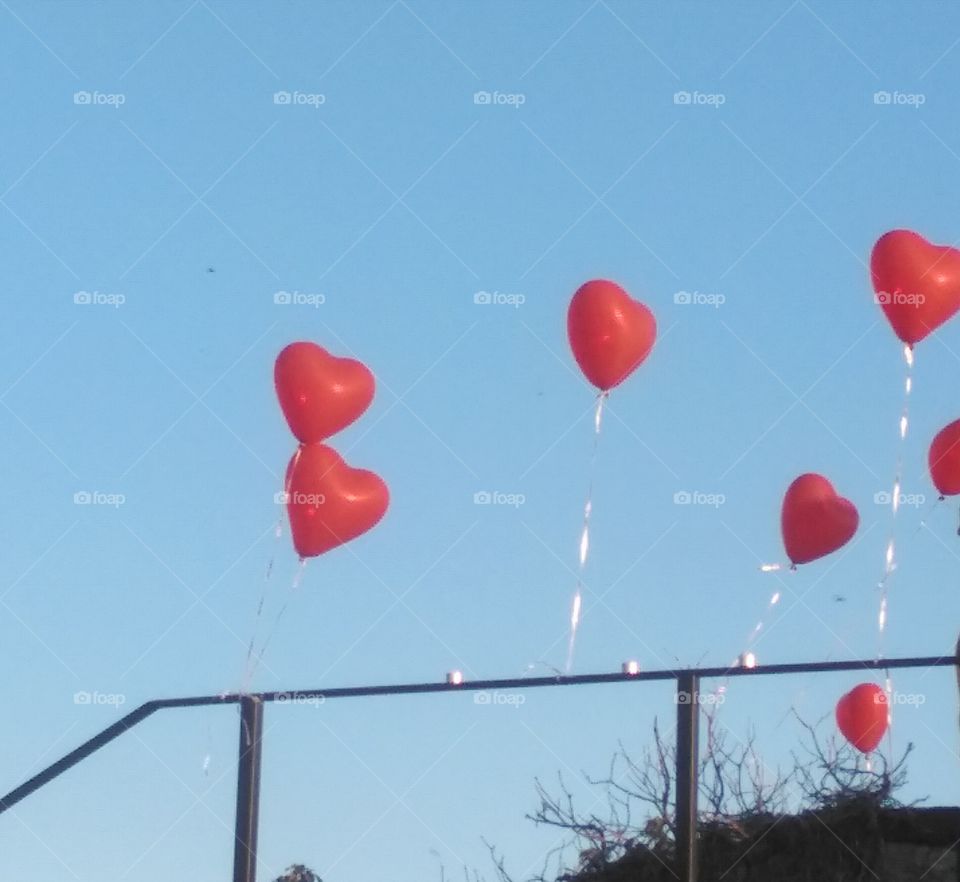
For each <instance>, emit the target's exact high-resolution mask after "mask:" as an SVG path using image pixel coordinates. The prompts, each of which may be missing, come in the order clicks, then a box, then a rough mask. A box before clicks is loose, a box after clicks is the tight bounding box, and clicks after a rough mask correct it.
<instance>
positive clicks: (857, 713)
mask: <svg viewBox="0 0 960 882" xmlns="http://www.w3.org/2000/svg"><path fill="white" fill-rule="evenodd" d="M889 722H890V711H889V705H888V704H887V694H886V693H885V692H884V691H883V690H882V689H881V688H880V687H879V686H877V684H876V683H861V684H860V685H859V686H854V688H853V689H851V690H850V691H849V692H848V693H847V694H846V695H844V696H843V698H841V699H840V700H839V701H838V702H837V728H838V729H839V730H840V731H841V732H842V733H843V737H844V738H846V739H847V741H849V742H850V743H851V744H852V745H853V746H854V747H855V748H856V749H857V750H859V751H861V752H862V753H870V751H871V750H875V749H876V747H877V745H878V744H879V743H880V740H881V739H882V738H883V734H884V732H886V731H887V725H888V724H889Z"/></svg>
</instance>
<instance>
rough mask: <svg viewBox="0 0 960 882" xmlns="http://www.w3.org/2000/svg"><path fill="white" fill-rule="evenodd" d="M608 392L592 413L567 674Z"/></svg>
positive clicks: (579, 608) (578, 616) (576, 626)
mask: <svg viewBox="0 0 960 882" xmlns="http://www.w3.org/2000/svg"><path fill="white" fill-rule="evenodd" d="M609 394H610V393H609V392H601V393H600V394H599V395H598V396H597V407H596V410H595V411H594V414H593V451H592V453H591V454H590V465H589V467H588V470H587V472H588V475H589V482H588V488H587V501H586V503H585V505H584V506H583V530H582V531H581V533H580V553H579V567H578V569H577V589H576V592H575V593H574V595H573V602H572V603H571V605H570V640H569V643H568V644H567V665H566V672H567V673H568V674H569V673H570V671H571V670H572V668H573V651H574V648H575V645H576V642H577V630H578V629H579V627H580V619H581V613H582V607H583V571H584V569H585V567H586V564H587V556H588V555H589V553H590V515H591V514H592V512H593V479H594V473H595V471H596V464H597V447H598V446H599V443H600V424H601V422H602V420H603V405H604V402H605V401H606V400H607V396H608V395H609Z"/></svg>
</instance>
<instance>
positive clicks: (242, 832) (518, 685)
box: [0, 644, 960, 882]
mask: <svg viewBox="0 0 960 882" xmlns="http://www.w3.org/2000/svg"><path fill="white" fill-rule="evenodd" d="M954 666H956V667H957V669H958V671H960V644H958V654H957V655H954V654H952V653H951V654H950V655H941V656H918V657H911V658H888V659H863V660H851V661H834V662H799V663H791V664H779V665H763V666H757V667H751V668H747V667H739V666H738V667H713V668H678V669H676V670H672V669H667V670H660V671H640V672H638V673H635V674H630V673H612V674H578V675H557V676H554V677H512V678H507V679H497V680H467V681H464V682H462V683H396V684H386V685H380V686H345V687H338V688H334V689H299V690H289V691H286V692H279V691H274V692H256V693H242V692H232V693H224V694H222V695H200V696H192V697H187V698H157V699H153V700H152V701H148V702H146V703H145V704H142V705H140V707H138V708H136V709H135V710H133V711H131V712H130V713H128V714H127V715H126V716H124V717H121V718H120V719H119V720H117V721H116V722H115V723H113V724H112V725H110V726H107V728H106V729H103V730H102V731H101V732H98V733H97V734H96V735H94V736H93V737H92V738H90V739H88V740H87V741H85V742H83V744H81V745H80V746H79V747H77V748H75V749H74V750H72V751H70V753H68V754H66V755H65V756H63V757H61V758H60V759H59V760H57V761H56V762H55V763H52V764H51V765H49V766H47V767H46V768H45V769H43V770H42V771H41V772H38V773H37V774H36V775H34V776H33V777H32V778H29V779H28V780H27V781H24V783H23V784H21V785H20V786H19V787H15V788H14V789H13V790H11V791H10V792H9V793H8V794H7V795H6V796H4V797H3V798H2V799H0V814H3V813H4V812H5V811H7V810H8V809H10V808H12V807H13V806H15V805H16V804H17V803H18V802H20V801H21V800H23V799H26V797H28V796H29V795H30V794H31V793H34V792H36V791H37V790H39V789H40V788H41V787H43V786H44V785H45V784H48V783H49V782H50V781H52V780H53V779H54V778H57V777H59V776H60V775H62V774H63V773H64V772H66V771H67V770H68V769H70V768H72V767H73V766H75V765H76V764H77V763H79V762H81V761H82V760H84V759H86V758H87V757H88V756H90V755H91V754H92V753H94V752H96V751H97V750H99V749H100V748H101V747H104V746H105V745H107V744H109V743H110V742H111V741H113V740H114V739H116V738H119V737H120V736H121V735H122V734H123V733H124V732H126V731H128V730H129V729H132V728H133V727H134V726H136V725H137V724H138V723H141V722H143V720H145V719H147V717H150V716H152V715H153V714H154V713H156V712H157V711H159V710H167V709H170V708H182V707H204V706H211V705H231V704H239V705H240V707H241V720H240V761H239V766H238V772H237V821H236V842H235V849H234V882H256V850H257V826H258V813H259V796H260V762H261V757H262V738H263V705H264V704H267V703H270V702H286V701H290V700H294V701H303V702H306V701H308V700H310V699H322V700H323V701H330V700H333V699H337V698H363V697H369V696H374V695H418V694H420V695H422V694H429V693H435V692H477V691H489V690H494V691H497V690H504V689H536V688H541V687H548V686H585V685H592V684H593V685H595V684H598V683H627V682H640V683H644V682H651V681H658V680H659V681H663V680H673V681H675V682H676V684H677V693H676V694H677V777H676V782H677V831H676V832H677V854H678V858H679V862H680V865H681V866H680V870H681V876H680V878H681V879H682V880H683V882H696V879H697V861H696V832H697V831H696V827H697V763H696V757H697V755H698V750H697V747H698V733H699V714H698V713H697V709H698V706H699V701H698V693H699V688H700V680H702V679H710V678H715V677H723V678H727V677H763V676H770V675H774V674H809V673H827V672H838V671H861V670H865V671H887V670H896V669H901V668H937V667H954Z"/></svg>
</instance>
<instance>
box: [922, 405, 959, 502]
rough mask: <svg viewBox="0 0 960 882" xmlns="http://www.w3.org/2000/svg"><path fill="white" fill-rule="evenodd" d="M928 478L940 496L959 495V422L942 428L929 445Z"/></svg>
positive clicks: (956, 421) (955, 421)
mask: <svg viewBox="0 0 960 882" xmlns="http://www.w3.org/2000/svg"><path fill="white" fill-rule="evenodd" d="M928 459H929V462H930V477H931V478H933V484H934V486H935V487H936V488H937V490H939V491H940V495H941V496H953V495H955V494H957V493H960V420H954V422H952V423H950V424H949V425H948V426H944V427H943V428H942V429H941V430H940V431H939V432H937V435H936V437H935V438H934V439H933V442H932V443H931V444H930V454H929V457H928Z"/></svg>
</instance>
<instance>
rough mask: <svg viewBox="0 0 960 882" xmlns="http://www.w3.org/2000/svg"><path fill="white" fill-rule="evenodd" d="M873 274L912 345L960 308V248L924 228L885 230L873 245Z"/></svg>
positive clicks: (883, 304)
mask: <svg viewBox="0 0 960 882" xmlns="http://www.w3.org/2000/svg"><path fill="white" fill-rule="evenodd" d="M870 275H871V277H872V279H873V289H874V291H875V292H876V300H877V302H878V303H879V304H880V308H881V309H882V310H883V311H884V313H885V314H886V316H887V320H888V321H889V322H890V324H891V325H892V326H893V330H894V332H895V333H896V335H897V336H898V337H899V338H900V339H901V340H903V342H904V343H908V344H910V345H911V346H912V345H913V344H914V343H918V342H919V341H920V340H922V339H923V338H924V337H926V336H927V334H929V333H931V332H932V331H935V330H936V329H937V328H939V327H940V325H942V324H943V323H944V322H945V321H947V319H949V318H950V317H951V316H952V315H953V314H954V313H955V312H956V311H957V310H958V309H960V251H958V250H957V249H956V248H951V247H949V246H948V245H934V244H932V243H931V242H928V241H927V240H926V239H924V238H923V236H921V235H920V234H919V233H914V232H912V231H911V230H892V231H891V232H889V233H884V234H883V235H882V236H881V237H880V238H879V239H878V240H877V244H876V245H874V246H873V253H872V254H871V256H870Z"/></svg>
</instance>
